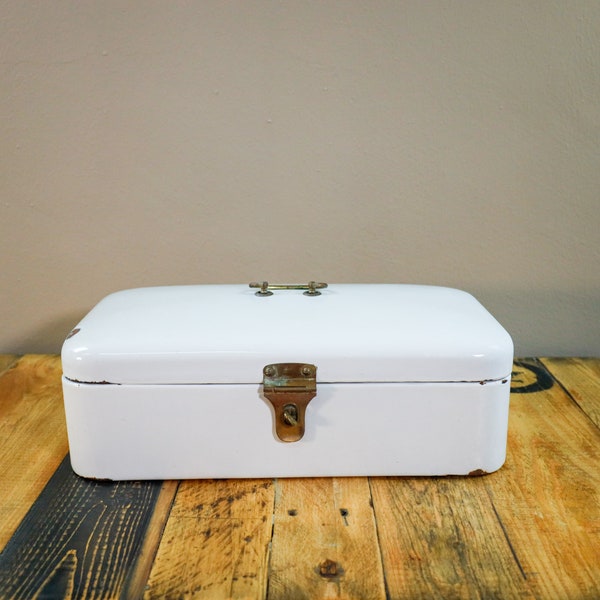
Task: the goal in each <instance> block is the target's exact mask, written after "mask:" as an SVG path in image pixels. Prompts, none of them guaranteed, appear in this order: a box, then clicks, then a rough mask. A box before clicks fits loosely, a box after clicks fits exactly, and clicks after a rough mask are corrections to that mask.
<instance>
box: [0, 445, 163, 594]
mask: <svg viewBox="0 0 600 600" xmlns="http://www.w3.org/2000/svg"><path fill="white" fill-rule="evenodd" d="M161 489H162V482H125V483H123V482H119V483H112V482H98V481H88V480H84V479H81V478H80V477H78V476H77V475H75V474H74V473H73V471H72V470H71V466H70V462H69V460H68V457H67V458H65V460H64V461H63V462H62V463H61V465H60V467H59V468H58V469H57V471H56V473H55V474H54V475H53V476H52V479H51V480H50V481H49V483H48V485H47V486H46V487H45V488H44V490H43V491H42V493H41V494H40V496H39V498H38V499H37V500H36V501H35V503H34V504H33V506H32V507H31V509H30V511H29V512H28V513H27V515H26V517H25V518H24V519H23V521H22V522H21V524H20V526H19V528H18V529H17V531H16V532H15V533H14V535H13V536H12V537H11V539H10V540H9V542H8V543H7V544H6V546H5V548H4V550H3V552H2V554H0V581H1V582H2V588H1V592H2V597H5V598H12V599H19V598H23V599H30V598H92V597H93V598H117V597H119V596H120V594H121V593H122V592H123V591H124V590H127V589H129V590H132V588H131V579H132V578H134V579H135V577H136V573H137V572H138V570H139V569H141V570H142V572H143V571H144V567H143V566H141V567H140V565H139V564H138V562H139V560H140V559H145V560H147V561H149V562H151V561H152V558H153V555H154V552H153V551H152V550H148V548H146V552H145V553H144V552H142V550H143V548H144V546H145V545H144V541H145V536H146V533H147V530H148V528H149V525H150V523H151V520H152V516H153V512H154V508H155V505H156V502H157V499H158V497H159V495H160V492H161ZM159 527H160V525H159ZM133 587H134V588H137V590H136V591H137V593H138V596H139V592H140V590H139V587H140V582H136V583H135V585H134V586H133Z"/></svg>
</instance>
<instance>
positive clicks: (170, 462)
mask: <svg viewBox="0 0 600 600" xmlns="http://www.w3.org/2000/svg"><path fill="white" fill-rule="evenodd" d="M509 387H510V383H509V381H506V382H504V383H503V382H492V383H487V384H486V385H480V384H478V383H451V384H432V383H424V384H418V383H412V384H411V383H405V384H393V383H381V384H325V385H321V386H319V388H318V393H317V396H316V397H315V398H314V399H313V400H312V401H311V402H310V404H309V405H308V408H307V412H306V434H305V436H304V438H303V439H302V440H300V441H299V442H294V443H287V444H286V443H283V442H280V441H278V440H277V439H276V437H275V435H274V432H273V417H272V412H271V408H270V406H269V405H268V403H267V402H266V401H265V400H264V398H263V397H262V396H261V393H260V386H257V385H173V386H170V385H166V386H149V385H93V384H92V385H90V384H78V383H74V382H72V381H69V380H67V379H65V378H63V389H64V397H65V408H66V415H67V429H68V434H69V445H70V452H71V462H72V465H73V469H74V470H75V471H76V472H77V473H79V474H80V475H83V476H86V477H95V478H107V479H114V480H119V479H186V478H225V477H303V476H355V475H466V474H469V473H471V472H473V471H477V470H480V469H481V470H483V471H485V472H491V471H494V470H496V469H498V468H500V467H501V466H502V464H503V462H504V459H505V453H506V434H507V424H508V405H509Z"/></svg>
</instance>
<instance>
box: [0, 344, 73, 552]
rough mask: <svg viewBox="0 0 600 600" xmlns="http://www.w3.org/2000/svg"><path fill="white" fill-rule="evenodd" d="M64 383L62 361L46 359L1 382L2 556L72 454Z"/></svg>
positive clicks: (18, 366) (31, 360)
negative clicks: (62, 386) (44, 490)
mask: <svg viewBox="0 0 600 600" xmlns="http://www.w3.org/2000/svg"><path fill="white" fill-rule="evenodd" d="M4 364H5V365H7V364H8V365H10V364H11V362H10V360H7V361H5V362H4ZM60 378H61V365H60V358H59V357H58V356H45V355H28V356H24V357H22V358H21V359H19V360H18V361H17V362H16V363H15V364H14V366H13V367H12V368H9V369H8V370H6V371H5V372H4V373H3V374H2V375H1V376H0V550H1V549H2V548H3V547H4V545H5V544H6V542H7V541H8V540H9V539H10V537H11V535H12V534H13V533H14V531H15V530H16V528H17V526H18V524H19V522H20V521H21V519H22V518H23V517H24V516H25V514H26V513H27V510H28V509H29V507H30V506H31V504H32V503H33V501H34V500H35V499H36V498H37V496H38V494H39V493H40V492H41V491H42V489H43V488H44V486H45V485H46V483H47V482H48V480H49V479H50V477H51V476H52V473H54V471H55V470H56V468H57V467H58V465H59V464H60V462H61V461H62V459H63V458H64V457H65V455H66V453H67V434H66V428H65V417H64V410H63V401H62V390H61V382H60Z"/></svg>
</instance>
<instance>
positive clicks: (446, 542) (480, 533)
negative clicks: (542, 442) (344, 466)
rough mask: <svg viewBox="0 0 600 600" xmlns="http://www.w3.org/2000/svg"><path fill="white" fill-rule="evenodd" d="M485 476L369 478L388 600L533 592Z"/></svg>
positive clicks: (511, 595) (523, 595) (514, 595)
mask: <svg viewBox="0 0 600 600" xmlns="http://www.w3.org/2000/svg"><path fill="white" fill-rule="evenodd" d="M496 477H498V474H493V475H488V476H487V478H488V480H489V481H491V485H493V481H494V479H495V478H496ZM485 479H486V478H485V477H477V478H470V479H469V478H404V479H403V478H373V479H372V480H371V488H372V490H373V500H374V506H375V515H376V517H377V526H378V530H379V540H380V544H381V550H382V554H383V561H384V568H385V575H386V581H387V586H388V592H389V596H390V598H441V599H444V600H446V599H452V598H461V599H462V598H532V597H533V594H531V592H530V590H529V589H528V585H527V582H526V581H525V578H524V576H523V574H522V573H521V570H520V568H519V565H518V563H517V562H516V561H515V559H514V556H513V553H512V551H511V548H510V544H509V542H508V541H507V539H506V537H505V534H504V531H503V529H502V526H501V524H500V523H499V522H498V519H497V517H496V513H495V512H494V508H493V506H492V505H491V503H490V500H489V497H488V494H487V492H486V489H485V485H486V483H485Z"/></svg>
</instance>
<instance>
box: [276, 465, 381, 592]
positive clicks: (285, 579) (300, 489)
mask: <svg viewBox="0 0 600 600" xmlns="http://www.w3.org/2000/svg"><path fill="white" fill-rule="evenodd" d="M276 486H277V495H276V504H275V521H274V528H273V546H272V553H271V562H270V573H269V589H268V597H269V599H271V600H279V599H282V600H283V599H288V598H289V599H294V600H301V599H304V598H306V599H313V598H314V599H318V598H345V599H352V598H356V599H361V600H365V599H370V598H373V599H380V598H385V585H384V578H383V568H382V564H381V557H380V553H379V547H378V543H377V530H376V527H375V518H374V515H373V508H372V504H371V493H370V490H369V483H368V480H367V479H366V478H365V477H356V478H333V479H332V478H327V479H281V480H278V481H277V482H276Z"/></svg>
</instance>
